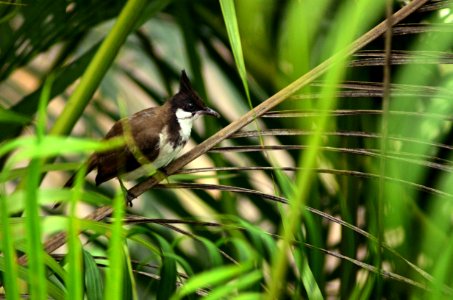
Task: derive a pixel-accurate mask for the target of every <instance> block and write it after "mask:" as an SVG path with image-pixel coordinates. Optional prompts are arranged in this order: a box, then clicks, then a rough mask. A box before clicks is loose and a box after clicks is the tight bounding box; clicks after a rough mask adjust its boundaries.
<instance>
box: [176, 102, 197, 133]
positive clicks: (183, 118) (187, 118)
mask: <svg viewBox="0 0 453 300" xmlns="http://www.w3.org/2000/svg"><path fill="white" fill-rule="evenodd" d="M197 117H198V115H197V114H194V115H193V114H192V113H191V112H188V111H185V110H182V109H181V108H178V109H177V110H176V118H177V119H178V123H179V126H180V127H181V129H180V130H179V134H180V135H181V138H182V140H183V141H187V140H188V139H189V137H190V132H191V131H192V125H193V121H194V120H195V119H196V118H197Z"/></svg>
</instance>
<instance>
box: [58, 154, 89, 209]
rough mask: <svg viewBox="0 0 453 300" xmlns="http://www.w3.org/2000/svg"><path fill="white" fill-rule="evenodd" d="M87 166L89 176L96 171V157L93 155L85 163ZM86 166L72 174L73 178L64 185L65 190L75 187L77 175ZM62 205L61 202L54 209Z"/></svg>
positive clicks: (86, 171)
mask: <svg viewBox="0 0 453 300" xmlns="http://www.w3.org/2000/svg"><path fill="white" fill-rule="evenodd" d="M85 166H86V170H85V173H86V174H88V173H90V172H91V171H93V170H94V168H95V167H96V155H92V156H91V157H90V158H89V159H88V160H87V161H86V162H85ZM85 166H83V167H80V168H79V169H78V170H77V171H76V172H74V174H72V176H71V177H69V179H68V180H67V181H66V183H65V184H64V186H63V187H64V188H70V187H72V186H73V184H74V181H75V179H76V175H77V173H79V172H80V171H81V170H82V169H83V168H84V167H85ZM60 205H61V202H59V203H55V204H54V205H53V207H52V208H53V209H56V208H58V207H60Z"/></svg>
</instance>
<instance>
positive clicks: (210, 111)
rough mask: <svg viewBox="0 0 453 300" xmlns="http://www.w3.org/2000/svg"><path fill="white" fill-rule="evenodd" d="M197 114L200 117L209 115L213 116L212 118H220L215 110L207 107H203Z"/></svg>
mask: <svg viewBox="0 0 453 300" xmlns="http://www.w3.org/2000/svg"><path fill="white" fill-rule="evenodd" d="M198 113H199V114H200V115H210V116H214V117H217V118H220V114H219V113H218V112H216V111H215V110H213V109H212V108H209V107H205V108H204V109H203V110H200V111H199V112H198Z"/></svg>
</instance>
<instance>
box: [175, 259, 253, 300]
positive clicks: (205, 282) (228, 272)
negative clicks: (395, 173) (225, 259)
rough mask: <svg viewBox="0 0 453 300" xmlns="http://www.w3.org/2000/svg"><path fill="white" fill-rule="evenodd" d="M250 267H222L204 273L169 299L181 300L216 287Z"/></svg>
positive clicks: (187, 283)
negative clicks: (201, 290) (199, 290)
mask: <svg viewBox="0 0 453 300" xmlns="http://www.w3.org/2000/svg"><path fill="white" fill-rule="evenodd" d="M251 267H252V265H251V264H249V263H248V264H240V265H234V266H224V267H220V268H216V269H213V270H210V271H206V272H203V273H200V274H197V275H195V276H193V277H191V278H190V279H189V280H187V282H186V283H185V284H184V286H183V287H182V288H180V289H179V290H178V292H177V293H176V294H175V295H174V296H173V297H172V298H171V299H181V298H182V297H184V296H186V295H189V294H191V293H193V292H195V291H197V290H198V289H202V288H206V287H211V286H214V285H218V284H221V283H224V282H226V281H229V280H231V279H234V278H236V277H238V276H239V275H240V274H243V273H244V272H247V271H248V270H249V269H250V268H251Z"/></svg>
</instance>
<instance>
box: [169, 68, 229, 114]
mask: <svg viewBox="0 0 453 300" xmlns="http://www.w3.org/2000/svg"><path fill="white" fill-rule="evenodd" d="M170 104H171V108H172V111H174V112H175V113H176V114H177V115H179V116H178V118H191V119H196V118H198V117H199V116H200V115H210V116H215V117H217V118H219V117H220V115H219V113H218V112H216V111H215V110H213V109H212V108H209V107H207V106H206V104H204V102H203V100H202V99H201V97H200V96H199V95H198V94H197V92H196V91H195V90H194V89H193V87H192V84H191V83H190V80H189V78H188V77H187V75H186V72H185V71H184V70H183V71H182V72H181V78H180V80H179V92H178V93H177V94H176V95H174V96H173V97H172V98H171V100H170Z"/></svg>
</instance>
